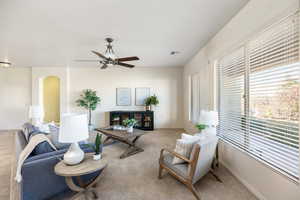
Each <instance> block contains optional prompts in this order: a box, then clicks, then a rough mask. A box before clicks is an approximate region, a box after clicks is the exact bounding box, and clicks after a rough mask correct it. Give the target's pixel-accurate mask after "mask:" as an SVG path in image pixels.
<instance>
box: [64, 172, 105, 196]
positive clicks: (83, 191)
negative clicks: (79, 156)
mask: <svg viewBox="0 0 300 200" xmlns="http://www.w3.org/2000/svg"><path fill="white" fill-rule="evenodd" d="M104 169H105V168H104ZM104 169H103V170H104ZM103 170H102V171H101V173H100V174H99V175H98V176H97V177H95V178H94V179H92V180H91V181H90V182H89V183H87V184H85V185H84V184H83V182H82V181H81V179H80V177H77V179H78V183H79V184H80V186H78V185H76V184H75V183H74V181H73V178H72V177H66V183H67V185H68V187H69V188H70V189H71V190H72V191H74V192H77V194H75V195H74V196H73V197H72V198H71V199H72V200H73V199H76V198H78V197H79V196H81V195H84V197H85V199H86V200H88V199H89V194H92V195H93V199H97V198H98V194H97V192H96V190H95V188H94V186H95V185H96V184H97V183H98V182H99V180H100V178H101V177H102V174H103Z"/></svg>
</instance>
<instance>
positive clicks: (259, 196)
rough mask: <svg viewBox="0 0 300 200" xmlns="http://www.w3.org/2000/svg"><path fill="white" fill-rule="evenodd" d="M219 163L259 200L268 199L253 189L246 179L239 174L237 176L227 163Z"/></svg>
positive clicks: (221, 161)
mask: <svg viewBox="0 0 300 200" xmlns="http://www.w3.org/2000/svg"><path fill="white" fill-rule="evenodd" d="M219 162H220V163H221V165H223V166H224V167H225V168H226V169H228V171H230V173H231V174H232V175H233V176H234V177H235V178H236V179H238V180H239V181H240V182H241V183H242V184H243V185H244V186H245V187H246V188H247V189H248V190H249V191H250V192H252V193H253V194H254V195H255V196H256V197H257V198H258V199H259V200H267V198H266V197H265V196H264V195H263V194H262V193H260V192H259V191H258V190H256V189H255V187H253V186H252V185H251V184H250V183H248V182H247V181H246V180H245V179H243V178H242V177H241V176H240V175H239V174H237V173H236V172H235V170H231V169H230V167H228V165H226V164H225V162H223V160H220V161H219Z"/></svg>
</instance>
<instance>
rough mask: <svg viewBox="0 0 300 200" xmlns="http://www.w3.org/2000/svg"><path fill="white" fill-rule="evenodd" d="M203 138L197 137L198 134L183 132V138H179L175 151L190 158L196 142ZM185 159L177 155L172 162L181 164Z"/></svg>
mask: <svg viewBox="0 0 300 200" xmlns="http://www.w3.org/2000/svg"><path fill="white" fill-rule="evenodd" d="M200 140H201V138H200V137H197V136H192V135H188V134H185V133H183V134H181V139H178V140H177V141H176V147H175V150H174V151H175V152H176V153H178V154H180V155H182V156H184V157H186V158H188V159H189V158H190V155H191V152H192V149H193V146H194V144H196V143H197V142H199V141H200ZM184 162H185V161H184V160H182V159H180V158H177V157H174V158H173V162H172V164H174V165H175V164H181V163H184Z"/></svg>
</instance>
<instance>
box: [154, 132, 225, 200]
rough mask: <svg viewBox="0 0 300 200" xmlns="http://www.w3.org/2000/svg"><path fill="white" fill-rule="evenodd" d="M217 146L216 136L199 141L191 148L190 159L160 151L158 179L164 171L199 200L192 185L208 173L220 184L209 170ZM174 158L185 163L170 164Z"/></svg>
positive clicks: (163, 150) (170, 152) (164, 150)
mask: <svg viewBox="0 0 300 200" xmlns="http://www.w3.org/2000/svg"><path fill="white" fill-rule="evenodd" d="M217 144H218V137H216V136H209V138H206V139H204V140H201V141H200V142H198V143H196V144H195V145H194V146H193V150H192V153H191V156H190V158H186V157H184V156H182V155H180V154H178V153H176V152H174V151H172V150H169V149H162V150H161V153H160V158H159V176H158V177H159V178H161V175H162V170H163V169H165V170H166V171H167V172H168V173H170V174H171V175H173V176H174V177H175V178H176V179H178V180H179V181H181V182H182V183H183V184H185V185H186V186H187V187H188V188H189V190H191V192H192V193H193V194H194V196H195V197H196V198H197V200H200V195H199V194H198V193H197V191H196V189H195V188H194V183H196V182H197V181H198V180H199V179H200V178H202V177H203V176H204V175H205V174H207V173H208V172H211V173H212V174H213V175H214V176H215V177H216V178H217V180H218V181H220V182H221V180H220V179H219V178H218V177H217V176H216V175H215V174H214V173H213V171H212V169H211V166H212V162H213V160H214V155H215V151H216V147H217ZM174 156H175V157H178V158H180V159H182V160H184V161H185V163H183V164H175V165H174V164H172V161H173V158H174Z"/></svg>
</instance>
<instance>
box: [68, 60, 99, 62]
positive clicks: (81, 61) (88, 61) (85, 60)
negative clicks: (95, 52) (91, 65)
mask: <svg viewBox="0 0 300 200" xmlns="http://www.w3.org/2000/svg"><path fill="white" fill-rule="evenodd" d="M74 61H75V62H101V60H74Z"/></svg>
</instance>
